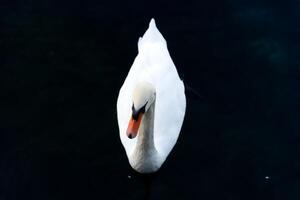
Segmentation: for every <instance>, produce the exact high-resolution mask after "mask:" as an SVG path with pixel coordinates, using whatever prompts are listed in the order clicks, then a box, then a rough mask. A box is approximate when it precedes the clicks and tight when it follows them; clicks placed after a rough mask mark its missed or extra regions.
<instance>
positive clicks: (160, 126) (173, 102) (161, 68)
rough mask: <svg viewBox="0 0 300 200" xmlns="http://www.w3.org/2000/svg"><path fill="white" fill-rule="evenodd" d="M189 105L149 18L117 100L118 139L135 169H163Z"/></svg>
mask: <svg viewBox="0 0 300 200" xmlns="http://www.w3.org/2000/svg"><path fill="white" fill-rule="evenodd" d="M185 109H186V98H185V92H184V84H183V82H182V80H181V79H180V78H179V76H178V73H177V70H176V67H175V65H174V63H173V61H172V59H171V57H170V54H169V51H168V48H167V43H166V41H165V39H164V37H163V36H162V35H161V33H160V32H159V30H158V29H157V27H156V24H155V21H154V19H151V21H150V23H149V27H148V30H147V31H146V32H145V34H144V35H143V37H141V38H140V39H139V41H138V55H137V56H136V58H135V60H134V62H133V64H132V66H131V68H130V70H129V73H128V75H127V77H126V79H125V81H124V83H123V85H122V87H121V89H120V91H119V96H118V100H117V118H118V126H119V134H120V139H121V142H122V144H123V146H124V148H125V151H126V154H127V157H128V160H129V163H130V165H131V167H132V168H133V169H134V170H135V171H137V172H139V173H153V172H156V171H157V170H158V169H159V168H160V167H161V165H162V164H163V163H164V161H165V160H166V158H167V156H168V155H169V153H170V151H171V150H172V148H173V147H174V145H175V143H176V141H177V139H178V136H179V133H180V129H181V126H182V123H183V119H184V115H185Z"/></svg>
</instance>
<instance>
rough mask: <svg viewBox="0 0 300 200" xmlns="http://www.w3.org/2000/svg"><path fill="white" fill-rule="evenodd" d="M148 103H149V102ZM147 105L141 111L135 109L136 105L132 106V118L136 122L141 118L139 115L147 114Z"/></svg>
mask: <svg viewBox="0 0 300 200" xmlns="http://www.w3.org/2000/svg"><path fill="white" fill-rule="evenodd" d="M147 103H148V102H147ZM147 103H146V104H145V105H144V106H143V107H141V108H140V109H139V110H136V109H135V108H134V104H132V108H131V109H132V118H133V119H134V120H138V117H139V114H140V113H145V111H146V105H147Z"/></svg>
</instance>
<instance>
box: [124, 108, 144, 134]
mask: <svg viewBox="0 0 300 200" xmlns="http://www.w3.org/2000/svg"><path fill="white" fill-rule="evenodd" d="M142 117H143V113H139V116H138V117H137V119H134V118H133V117H131V118H130V120H129V124H128V128H127V136H128V138H130V139H133V138H135V137H136V135H137V134H138V131H139V127H140V124H141V121H142Z"/></svg>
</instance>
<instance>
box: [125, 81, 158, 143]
mask: <svg viewBox="0 0 300 200" xmlns="http://www.w3.org/2000/svg"><path fill="white" fill-rule="evenodd" d="M155 96H156V94H155V88H154V86H153V85H152V84H151V83H148V82H140V83H138V84H137V85H136V87H135V88H134V90H133V95H132V115H131V117H130V120H129V124H128V128H127V136H128V138H130V139H132V138H135V137H136V136H137V134H138V130H139V127H140V124H141V121H142V118H143V115H144V114H145V113H146V112H147V111H148V110H149V108H150V107H151V105H152V104H153V102H154V101H155Z"/></svg>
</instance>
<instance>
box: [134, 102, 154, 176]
mask: <svg viewBox="0 0 300 200" xmlns="http://www.w3.org/2000/svg"><path fill="white" fill-rule="evenodd" d="M154 111H155V101H154V102H153V103H152V105H151V106H150V108H149V109H148V111H147V112H146V113H145V114H144V116H143V119H142V123H141V126H140V128H139V133H138V135H137V143H136V146H135V149H134V151H133V154H132V159H131V165H132V167H133V168H135V169H136V170H137V171H140V172H142V173H147V172H153V171H156V168H158V167H159V166H157V161H158V153H157V151H156V148H155V144H154V114H155V113H154Z"/></svg>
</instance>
